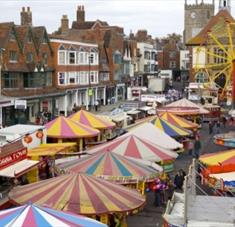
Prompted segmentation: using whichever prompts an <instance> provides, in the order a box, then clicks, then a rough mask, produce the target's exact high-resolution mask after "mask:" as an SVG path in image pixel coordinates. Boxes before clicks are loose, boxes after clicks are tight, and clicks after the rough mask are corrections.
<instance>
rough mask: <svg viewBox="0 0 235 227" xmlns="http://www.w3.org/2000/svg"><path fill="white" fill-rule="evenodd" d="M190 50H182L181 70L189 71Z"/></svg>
mask: <svg viewBox="0 0 235 227" xmlns="http://www.w3.org/2000/svg"><path fill="white" fill-rule="evenodd" d="M189 63H190V59H189V50H180V69H181V70H187V69H189Z"/></svg>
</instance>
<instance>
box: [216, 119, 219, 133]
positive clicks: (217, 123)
mask: <svg viewBox="0 0 235 227" xmlns="http://www.w3.org/2000/svg"><path fill="white" fill-rule="evenodd" d="M216 133H217V134H218V133H220V121H217V122H216Z"/></svg>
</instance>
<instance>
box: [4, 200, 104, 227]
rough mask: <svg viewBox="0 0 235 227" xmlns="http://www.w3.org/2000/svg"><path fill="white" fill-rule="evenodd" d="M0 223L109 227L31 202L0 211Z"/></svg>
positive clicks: (40, 226) (22, 225)
mask: <svg viewBox="0 0 235 227" xmlns="http://www.w3.org/2000/svg"><path fill="white" fill-rule="evenodd" d="M0 225H1V226H17V227H29V226H31V227H43V226H44V227H46V226H59V227H68V226H71V227H72V226H77V227H88V226H96V227H107V225H105V224H102V223H100V222H98V221H96V220H93V219H90V218H87V217H84V216H81V215H77V214H72V213H69V212H62V211H57V210H53V209H50V208H48V207H40V206H36V205H33V204H31V203H28V204H26V205H23V206H19V207H15V208H11V209H7V210H2V211H0Z"/></svg>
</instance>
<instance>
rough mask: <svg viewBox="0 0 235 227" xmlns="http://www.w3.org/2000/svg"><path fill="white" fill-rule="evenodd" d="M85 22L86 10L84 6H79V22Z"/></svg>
mask: <svg viewBox="0 0 235 227" xmlns="http://www.w3.org/2000/svg"><path fill="white" fill-rule="evenodd" d="M84 22H85V10H84V6H83V5H82V6H78V9H77V23H84Z"/></svg>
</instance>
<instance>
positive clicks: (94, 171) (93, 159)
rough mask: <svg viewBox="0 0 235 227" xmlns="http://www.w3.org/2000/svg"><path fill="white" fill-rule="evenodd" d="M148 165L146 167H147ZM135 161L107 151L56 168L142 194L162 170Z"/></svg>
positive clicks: (149, 164)
mask: <svg viewBox="0 0 235 227" xmlns="http://www.w3.org/2000/svg"><path fill="white" fill-rule="evenodd" d="M147 164H148V165H147ZM147 164H145V162H144V161H137V160H135V159H131V158H128V157H125V156H121V155H119V154H116V153H114V152H111V151H109V150H103V151H101V152H97V153H95V154H93V155H90V156H88V157H84V158H81V159H80V160H73V161H69V162H64V163H62V164H59V165H58V168H59V169H61V170H63V171H65V172H74V173H86V174H88V175H93V176H96V177H99V178H102V179H105V180H108V181H112V182H115V183H119V184H122V185H127V186H129V187H132V188H136V189H138V190H139V191H140V192H141V193H142V194H144V192H145V188H146V186H147V185H148V184H150V183H152V182H153V181H154V180H155V179H156V178H157V176H158V175H159V172H160V171H162V168H161V167H160V166H159V165H157V164H154V163H151V162H148V163H147Z"/></svg>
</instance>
